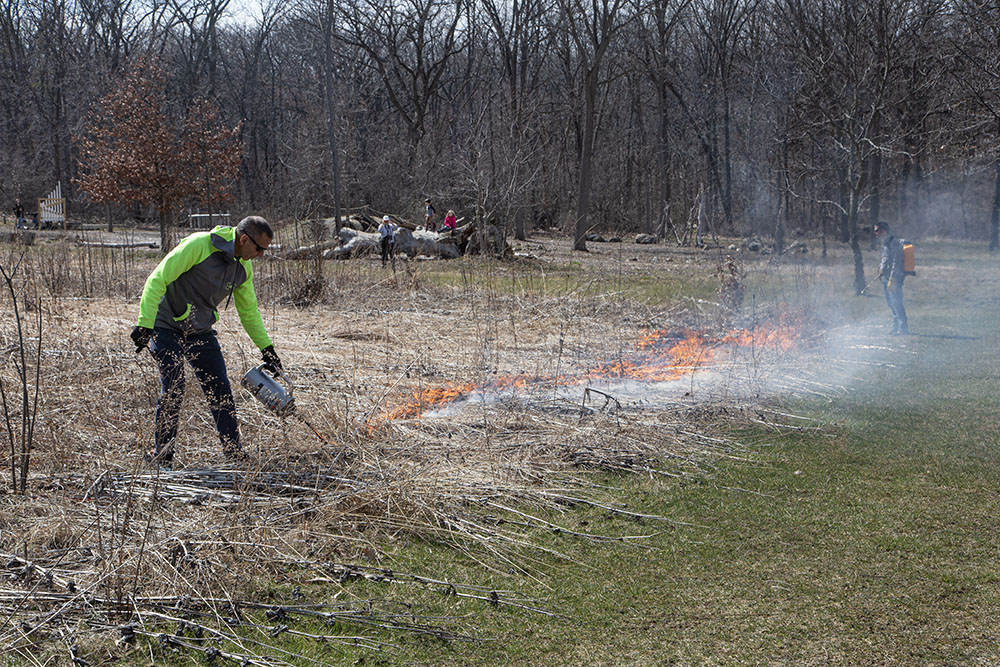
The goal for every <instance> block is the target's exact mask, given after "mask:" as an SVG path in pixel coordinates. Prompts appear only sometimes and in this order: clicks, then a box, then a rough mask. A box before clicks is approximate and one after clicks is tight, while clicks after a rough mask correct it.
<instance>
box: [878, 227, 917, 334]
mask: <svg viewBox="0 0 1000 667" xmlns="http://www.w3.org/2000/svg"><path fill="white" fill-rule="evenodd" d="M875 236H876V237H877V238H881V239H882V261H881V263H880V264H879V267H878V277H879V278H881V279H882V289H883V291H884V292H885V301H886V303H888V304H889V310H890V311H892V331H891V332H890V333H891V334H892V335H893V336H898V335H906V334H909V333H910V329H909V326H908V324H907V321H906V309H905V308H904V307H903V280H904V279H905V278H906V276H907V274H910V275H916V271H914V270H913V268H912V267H907V266H906V264H907V263H911V262H912V260H911V262H905V261H904V247H905V246H909V248H908V250H909V253H910V257H911V258H912V256H913V255H912V253H913V246H912V245H911V244H909V243H907V242H906V241H904V240H903V239H899V238H896V236H895V234H893V233H892V228H891V227H890V226H889V224H888V223H886V222H882V221H879V222H877V223H876V224H875Z"/></svg>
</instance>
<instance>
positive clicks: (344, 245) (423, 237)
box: [323, 228, 462, 259]
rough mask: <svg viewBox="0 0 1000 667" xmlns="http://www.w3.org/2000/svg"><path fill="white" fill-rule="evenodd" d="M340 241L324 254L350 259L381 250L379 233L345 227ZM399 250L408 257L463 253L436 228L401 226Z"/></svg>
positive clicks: (398, 252)
mask: <svg viewBox="0 0 1000 667" xmlns="http://www.w3.org/2000/svg"><path fill="white" fill-rule="evenodd" d="M340 242H341V243H340V245H339V246H337V247H336V248H332V249H330V250H326V251H324V253H323V256H324V257H327V258H330V259H347V258H349V257H358V256H360V255H364V254H367V253H369V252H379V251H380V249H379V235H378V234H377V233H376V234H373V233H369V232H359V231H357V230H354V229H346V228H344V229H341V230H340ZM396 254H405V255H406V256H407V257H416V256H418V255H426V256H429V257H440V258H442V259H455V258H456V257H459V256H461V254H462V253H461V252H460V251H459V249H458V246H457V245H456V244H455V243H454V241H452V240H450V239H446V238H442V235H441V234H438V233H436V232H428V231H425V230H417V231H410V230H409V229H400V230H399V231H397V232H396Z"/></svg>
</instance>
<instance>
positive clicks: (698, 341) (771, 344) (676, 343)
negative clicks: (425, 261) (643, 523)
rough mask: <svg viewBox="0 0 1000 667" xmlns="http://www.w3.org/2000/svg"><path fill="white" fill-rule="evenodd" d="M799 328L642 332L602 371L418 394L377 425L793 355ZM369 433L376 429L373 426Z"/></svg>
mask: <svg viewBox="0 0 1000 667" xmlns="http://www.w3.org/2000/svg"><path fill="white" fill-rule="evenodd" d="M798 324H799V323H798V322H796V321H793V318H791V317H790V316H787V315H786V316H782V317H781V318H780V320H779V321H778V322H766V323H763V324H758V325H757V326H755V327H753V328H752V329H740V330H733V331H729V332H727V333H726V334H724V335H722V336H720V337H713V336H708V335H705V334H702V333H698V332H694V331H686V332H683V333H679V332H674V331H670V330H668V329H643V330H642V331H641V332H640V335H639V338H638V339H637V340H636V343H635V349H636V354H635V355H633V358H629V359H626V358H617V359H612V360H609V361H605V362H603V363H601V364H599V365H598V366H597V367H595V368H592V369H590V370H587V371H584V372H582V373H579V374H576V375H556V376H549V377H545V376H535V377H529V376H526V375H508V376H501V377H498V378H495V379H493V380H492V381H491V382H489V383H486V384H482V385H478V384H475V383H472V382H466V383H449V384H446V385H442V386H437V387H428V388H427V389H424V390H423V391H418V392H414V393H413V394H412V395H411V396H410V397H409V398H408V399H407V400H406V401H404V402H403V403H401V404H400V405H398V406H397V407H396V408H394V409H392V410H391V411H388V412H385V413H383V414H382V416H381V418H379V419H378V420H377V421H378V423H380V424H381V423H384V422H386V421H390V420H394V419H410V418H415V417H419V416H420V415H422V414H423V413H424V412H426V411H427V410H430V409H433V408H438V407H441V406H444V405H447V404H449V403H452V402H453V401H455V400H457V399H459V398H462V397H464V396H467V395H468V394H470V393H472V392H474V391H477V390H492V391H503V390H510V389H513V390H517V389H524V388H528V387H548V388H551V387H557V386H566V385H572V384H579V383H581V382H587V381H591V380H598V379H609V378H615V379H617V378H621V379H630V380H637V381H640V382H669V381H672V380H677V379H680V378H682V377H684V376H685V375H688V374H690V373H693V372H694V371H695V370H697V369H698V368H701V367H704V366H706V365H708V364H710V363H711V362H712V361H713V359H714V358H715V353H716V351H717V350H718V349H719V348H720V347H723V346H729V347H734V348H739V347H756V348H761V349H769V350H778V351H788V350H790V349H792V348H794V347H795V346H796V345H798V344H799V343H800V342H801V340H802V337H801V333H800V328H799V327H798V326H797V325H798ZM368 426H369V431H372V430H374V428H375V427H376V424H373V423H372V422H371V421H369V425H368Z"/></svg>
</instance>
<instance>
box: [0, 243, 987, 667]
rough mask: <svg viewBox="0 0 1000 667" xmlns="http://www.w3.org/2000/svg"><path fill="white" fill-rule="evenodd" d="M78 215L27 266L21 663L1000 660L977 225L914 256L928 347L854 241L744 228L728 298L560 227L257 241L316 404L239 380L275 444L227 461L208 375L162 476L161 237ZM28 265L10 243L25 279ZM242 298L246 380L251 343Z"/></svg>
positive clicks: (917, 303)
mask: <svg viewBox="0 0 1000 667" xmlns="http://www.w3.org/2000/svg"><path fill="white" fill-rule="evenodd" d="M286 234H287V231H286ZM73 238H74V237H73V236H71V237H70V239H61V240H60V238H59V235H53V236H52V238H51V239H49V240H45V241H40V242H39V243H38V244H37V245H36V246H33V247H32V248H31V249H30V251H29V253H28V255H27V256H26V257H25V259H24V260H23V261H22V263H21V265H20V266H19V269H18V273H17V274H15V287H24V290H23V291H20V292H17V294H18V300H19V301H18V305H19V313H20V314H21V324H22V327H23V331H22V333H23V334H24V336H25V343H24V345H23V347H24V349H25V352H26V357H25V358H26V359H27V360H28V365H29V367H31V368H32V371H31V373H29V380H28V382H26V383H25V385H24V388H26V389H27V392H28V395H29V399H31V400H33V398H32V397H33V395H34V394H33V392H34V390H35V386H36V383H35V382H34V380H33V376H32V374H33V373H34V366H33V364H32V362H31V360H32V359H33V358H36V357H37V356H38V352H39V349H40V359H41V364H40V366H39V370H38V374H39V381H38V383H37V387H38V391H39V402H38V409H37V417H36V420H35V427H34V434H33V451H32V457H31V460H30V464H29V470H28V472H29V475H28V485H27V486H28V488H27V493H25V494H12V493H10V492H9V491H10V477H11V475H12V472H11V469H12V462H11V450H12V449H14V450H16V449H17V448H18V447H19V443H20V440H19V431H18V428H17V426H18V425H19V424H20V423H21V421H20V419H21V417H20V416H21V405H22V396H23V394H22V392H21V390H22V384H21V382H20V379H19V378H18V375H17V364H16V363H15V360H19V359H20V350H21V347H22V346H21V345H20V344H19V342H18V340H19V339H18V335H17V328H16V324H17V319H16V318H14V317H13V311H12V308H11V305H12V302H11V298H10V294H4V295H3V297H2V298H0V310H2V311H3V318H2V320H0V321H2V323H3V324H2V325H0V336H2V339H0V342H2V344H3V347H4V349H5V350H6V356H5V357H4V360H3V362H2V364H0V375H2V378H3V382H4V386H5V404H6V405H7V406H8V411H9V414H10V419H11V425H12V426H11V430H10V435H11V437H10V438H9V439H5V443H8V444H5V446H4V447H3V448H2V449H3V453H2V454H0V471H6V472H5V473H0V474H4V475H5V477H6V479H5V484H6V491H7V493H6V494H5V495H3V496H2V497H0V502H2V503H3V505H4V506H3V509H2V511H0V553H2V554H3V555H2V557H0V562H2V563H3V565H4V567H3V568H2V569H0V577H2V578H0V651H2V653H3V655H4V657H5V659H7V660H8V661H9V662H10V663H11V664H64V663H65V664H68V663H69V662H71V661H72V660H73V658H82V659H86V660H87V661H88V662H89V663H90V664H117V663H120V662H126V663H130V664H150V663H152V664H202V663H203V662H204V661H205V660H206V659H210V658H211V657H212V656H218V657H224V658H228V659H230V660H232V661H235V662H237V663H239V662H240V661H244V664H255V665H280V664H294V665H311V664H343V663H345V662H350V663H355V664H362V663H369V662H376V663H386V664H396V663H399V664H403V663H406V664H409V663H415V662H416V663H426V664H439V663H442V662H445V661H448V662H455V661H457V662H461V663H470V664H471V663H483V664H488V663H497V662H505V663H521V664H528V663H532V664H535V663H541V662H545V663H556V664H621V663H633V664H663V663H671V662H676V663H679V664H690V663H722V664H742V663H748V662H750V663H774V662H782V663H798V664H813V663H819V662H823V663H838V664H859V663H861V664H884V663H907V664H914V663H924V664H969V663H981V664H991V663H995V662H997V661H998V660H1000V644H998V641H997V637H996V628H995V625H994V624H993V621H992V618H993V612H992V610H994V609H996V607H997V603H998V593H1000V583H998V582H1000V577H998V576H997V573H998V571H1000V569H998V566H1000V558H998V555H997V553H996V551H995V548H994V545H995V543H996V538H997V527H996V521H995V517H996V516H997V510H998V509H1000V508H998V507H997V505H998V501H1000V496H998V494H997V491H996V489H997V488H1000V487H998V485H997V482H998V477H1000V453H998V452H997V450H996V447H995V444H996V441H997V437H996V436H997V427H996V423H995V420H993V419H992V417H993V416H994V415H995V413H996V408H997V403H998V394H997V392H996V390H995V386H994V385H995V382H994V379H995V377H996V375H997V370H998V369H997V368H996V365H997V363H998V362H996V361H994V357H995V355H993V354H991V352H992V351H994V350H995V349H997V343H998V342H1000V341H998V340H997V338H998V337H1000V333H998V332H997V328H996V326H995V323H996V321H997V317H996V315H997V312H996V310H997V305H998V304H997V298H996V297H995V294H996V290H994V289H991V288H992V287H993V286H994V284H995V283H996V282H997V281H998V280H1000V271H998V270H997V267H996V265H995V260H994V258H992V257H990V256H989V255H988V253H986V252H985V250H984V249H983V248H982V247H979V246H976V245H972V244H962V243H951V242H941V241H933V240H929V241H927V242H924V243H920V244H919V245H918V252H919V257H918V259H919V267H918V276H917V277H916V278H910V279H907V283H906V296H907V301H906V303H907V307H908V309H909V311H910V317H911V321H910V328H911V331H913V333H914V335H912V336H907V337H889V336H888V335H886V332H887V329H888V325H889V323H890V322H889V318H888V309H887V307H886V305H885V302H884V300H883V299H882V298H881V295H879V294H876V295H875V296H874V297H868V298H863V297H855V296H854V295H853V290H852V289H851V275H850V270H851V261H850V258H849V256H848V255H847V253H846V252H845V251H844V250H843V249H841V248H831V254H830V256H829V257H827V258H821V257H818V256H816V255H817V253H816V251H815V248H813V250H812V252H810V253H806V254H801V255H796V256H794V257H791V256H786V257H782V258H770V257H766V256H759V255H746V254H738V253H734V255H735V257H736V260H737V266H738V268H739V269H740V271H742V272H745V275H744V276H743V277H742V281H743V282H744V283H745V285H746V292H745V296H744V299H743V303H742V306H741V308H738V309H736V308H731V307H726V306H724V305H723V304H721V303H720V295H719V288H720V284H721V281H720V275H721V276H723V277H725V276H726V275H727V273H726V271H724V270H722V273H721V274H720V268H721V267H723V265H724V263H725V254H726V252H728V251H726V250H722V251H719V250H709V251H704V250H697V249H686V248H675V247H672V246H664V245H660V246H639V245H634V244H629V243H625V244H590V246H591V249H592V252H590V253H574V252H572V251H571V250H570V249H569V244H568V242H567V241H566V240H565V239H559V238H548V237H544V236H539V237H537V238H533V239H532V240H530V241H527V242H521V243H515V244H514V245H515V250H516V251H517V252H518V255H519V258H518V259H517V260H516V261H510V262H497V261H489V260H482V259H477V258H465V259H461V260H455V261H450V262H442V261H434V260H427V261H423V260H408V261H402V262H400V263H399V266H398V267H397V270H396V271H395V272H393V271H392V270H386V269H382V268H381V266H380V264H379V262H378V259H377V258H374V257H364V258H358V259H354V260H348V261H338V262H318V263H314V262H308V261H306V262H290V261H282V260H281V259H280V257H275V258H270V259H266V260H264V261H260V262H256V263H255V284H256V286H257V292H258V298H259V301H260V303H261V308H262V312H263V314H264V319H265V324H266V325H267V327H268V330H269V331H270V333H271V335H272V337H273V339H274V341H275V346H276V348H277V350H278V352H279V353H280V354H281V356H282V360H283V362H284V364H285V366H286V368H287V369H288V370H289V371H290V374H291V378H292V381H293V383H294V385H295V397H296V404H297V413H298V415H300V416H301V417H304V418H305V420H306V421H303V420H301V419H299V418H297V417H295V416H293V417H289V418H286V419H284V420H281V419H278V418H276V417H274V416H272V415H271V414H269V413H268V412H267V411H266V410H265V409H263V408H262V407H261V406H260V404H258V403H256V402H255V401H254V399H253V398H252V397H251V396H250V395H249V394H248V393H246V392H245V391H244V390H242V389H239V388H237V389H236V394H237V407H238V410H239V412H240V417H241V430H242V434H243V438H244V445H245V448H246V450H247V451H248V453H249V454H250V455H251V457H250V461H249V462H248V464H247V465H245V466H241V467H239V468H238V469H234V468H231V467H227V466H226V465H224V462H223V460H222V457H221V453H220V452H219V451H218V450H219V447H218V441H217V439H216V436H215V434H214V428H213V427H212V424H211V420H210V418H209V415H208V411H207V409H206V405H205V402H204V399H203V398H202V397H201V396H200V393H199V392H198V390H197V388H196V387H194V386H191V385H194V384H195V383H189V389H188V394H187V396H186V398H185V408H184V412H183V418H182V424H181V430H180V435H179V438H178V443H177V450H178V453H177V457H178V464H179V465H178V466H177V467H178V468H179V469H177V470H174V471H171V472H157V471H151V470H150V469H149V467H148V465H147V464H146V463H145V462H144V460H143V455H144V453H146V451H147V450H148V448H149V446H150V441H151V433H152V410H153V406H154V404H155V400H156V394H157V377H156V371H155V366H154V364H153V362H152V360H151V359H150V358H149V357H148V355H147V354H142V355H138V356H137V355H135V354H134V353H133V351H132V349H131V346H130V342H129V340H128V332H129V330H130V329H131V326H132V324H133V323H134V320H135V317H136V313H137V304H138V295H139V292H140V291H141V288H142V283H143V281H144V279H145V276H146V275H147V274H148V272H149V271H150V270H151V269H152V267H153V266H154V265H155V262H156V260H157V253H156V252H155V251H150V250H137V249H132V250H120V249H118V250H111V249H96V248H83V249H81V248H76V247H74V246H73V244H72V239H73ZM276 240H277V241H278V242H280V241H281V240H282V231H281V230H279V232H278V239H276ZM287 245H291V244H287ZM18 257H19V249H18V248H17V247H16V246H6V247H3V248H0V266H3V267H4V268H5V269H6V270H7V271H8V273H9V272H10V270H11V268H12V267H13V266H15V264H16V263H17V259H18ZM866 262H867V263H875V262H877V256H876V255H875V254H874V253H868V254H867V255H866ZM866 268H868V267H866ZM868 270H869V271H872V269H871V268H869V269H868ZM221 316H222V317H221V321H220V323H219V326H218V331H219V338H220V342H221V344H222V347H223V350H224V352H225V355H226V360H227V365H228V367H229V373H230V377H231V379H232V381H233V384H234V385H237V384H238V381H239V378H240V376H241V375H242V373H243V372H244V371H245V370H246V369H247V368H249V367H251V366H252V365H254V364H256V363H257V361H258V354H257V352H256V350H254V349H253V346H252V344H250V342H249V340H248V339H247V337H246V335H245V334H244V333H243V332H242V331H241V330H240V326H239V320H238V318H237V317H236V314H235V313H234V312H232V309H230V310H229V311H225V310H223V311H222V312H221ZM39 323H40V325H41V335H38V333H37V328H38V326H39ZM33 355H34V356H33ZM29 404H30V400H29ZM306 422H308V423H306ZM313 429H315V432H314V430H313ZM10 440H13V442H14V446H13V447H11V446H10V445H9V441H10ZM15 454H16V452H15ZM13 467H16V466H13Z"/></svg>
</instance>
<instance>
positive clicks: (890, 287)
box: [885, 278, 896, 292]
mask: <svg viewBox="0 0 1000 667" xmlns="http://www.w3.org/2000/svg"><path fill="white" fill-rule="evenodd" d="M885 288H886V289H887V290H889V291H890V292H891V291H892V290H894V289H896V279H895V278H889V282H887V283H886V284H885Z"/></svg>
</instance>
